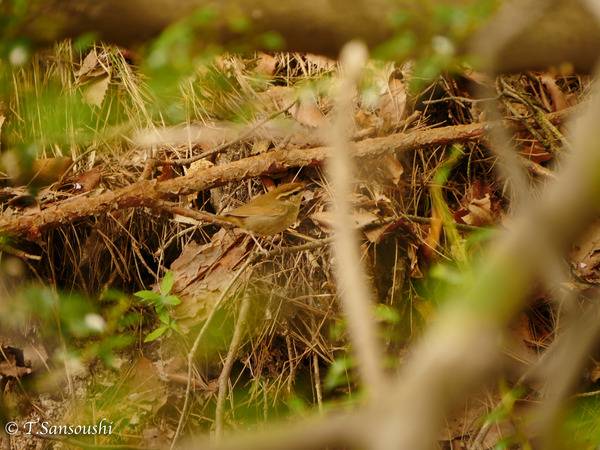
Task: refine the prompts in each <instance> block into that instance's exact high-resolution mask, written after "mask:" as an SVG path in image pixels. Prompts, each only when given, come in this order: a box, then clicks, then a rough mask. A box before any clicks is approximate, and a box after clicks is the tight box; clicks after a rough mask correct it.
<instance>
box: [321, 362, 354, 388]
mask: <svg viewBox="0 0 600 450" xmlns="http://www.w3.org/2000/svg"><path fill="white" fill-rule="evenodd" d="M353 366H354V363H353V361H352V358H348V357H342V358H336V359H335V361H333V364H331V366H329V370H328V372H327V379H326V380H325V386H324V387H325V389H326V390H328V391H331V390H332V389H334V388H336V387H338V386H342V385H344V384H347V383H348V379H349V373H348V371H349V370H350V369H351V368H352V367H353Z"/></svg>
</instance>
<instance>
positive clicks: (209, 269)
mask: <svg viewBox="0 0 600 450" xmlns="http://www.w3.org/2000/svg"><path fill="white" fill-rule="evenodd" d="M236 240H237V239H234V238H233V237H232V234H231V233H229V232H227V231H226V230H225V229H221V230H219V231H218V232H217V233H216V234H215V235H214V236H213V237H212V240H211V242H209V243H207V244H204V245H198V244H195V243H193V242H192V243H190V244H188V245H187V246H186V247H185V249H184V250H183V252H182V254H181V256H180V257H179V258H177V260H175V261H174V262H173V264H172V265H171V270H172V271H173V276H174V278H175V284H174V286H173V290H172V291H171V292H172V293H173V294H174V295H179V298H180V300H181V303H180V304H179V305H177V306H176V307H175V308H174V317H175V318H176V319H177V320H178V323H179V325H180V326H181V328H182V330H183V331H184V332H188V331H189V330H190V329H191V328H192V327H193V326H195V325H197V324H198V323H199V322H201V321H202V320H204V318H205V317H206V313H207V312H208V311H209V310H210V309H211V307H212V306H213V305H214V303H215V302H216V301H217V300H218V298H219V297H220V296H221V292H222V291H223V289H225V288H226V286H227V285H228V284H229V282H230V280H231V278H232V277H233V275H234V274H235V270H234V267H235V266H236V265H237V264H238V263H239V262H240V261H241V260H242V259H243V258H244V255H245V253H246V246H245V245H234V244H235V243H236ZM244 242H246V241H244ZM242 281H243V280H242Z"/></svg>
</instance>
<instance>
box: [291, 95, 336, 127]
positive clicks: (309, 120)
mask: <svg viewBox="0 0 600 450" xmlns="http://www.w3.org/2000/svg"><path fill="white" fill-rule="evenodd" d="M290 114H291V115H292V117H294V119H296V120H297V121H298V123H299V124H300V125H304V126H305V127H310V128H321V127H323V126H326V125H327V124H328V120H327V118H326V117H325V116H324V115H323V113H322V112H321V110H320V109H319V108H318V106H317V105H316V104H315V103H314V102H311V101H303V102H301V103H299V104H295V105H294V106H292V108H291V109H290Z"/></svg>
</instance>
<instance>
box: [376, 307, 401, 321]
mask: <svg viewBox="0 0 600 450" xmlns="http://www.w3.org/2000/svg"><path fill="white" fill-rule="evenodd" d="M375 316H377V317H378V318H380V319H382V320H384V321H386V322H388V323H390V324H396V323H398V322H400V313H399V312H398V311H397V310H396V309H394V308H392V307H391V306H388V305H381V304H379V305H377V306H376V307H375Z"/></svg>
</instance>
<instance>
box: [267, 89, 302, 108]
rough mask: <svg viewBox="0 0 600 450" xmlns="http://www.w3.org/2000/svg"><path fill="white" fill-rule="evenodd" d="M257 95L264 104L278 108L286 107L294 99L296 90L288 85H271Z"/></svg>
mask: <svg viewBox="0 0 600 450" xmlns="http://www.w3.org/2000/svg"><path fill="white" fill-rule="evenodd" d="M259 97H260V98H261V99H262V100H263V102H264V103H265V104H267V105H271V106H272V107H273V109H275V110H279V109H284V108H287V107H288V106H290V105H291V104H292V103H294V102H295V101H296V90H295V89H294V88H293V87H290V86H272V87H270V88H269V89H267V90H266V91H265V92H261V93H259Z"/></svg>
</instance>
